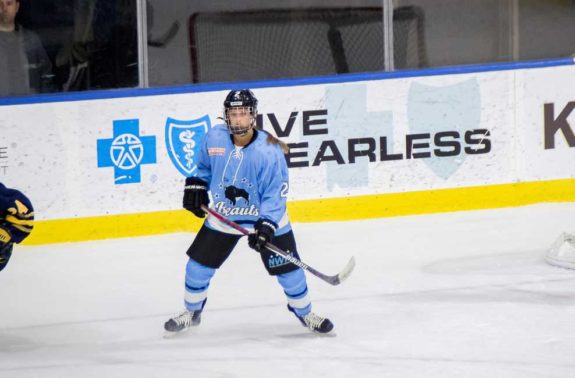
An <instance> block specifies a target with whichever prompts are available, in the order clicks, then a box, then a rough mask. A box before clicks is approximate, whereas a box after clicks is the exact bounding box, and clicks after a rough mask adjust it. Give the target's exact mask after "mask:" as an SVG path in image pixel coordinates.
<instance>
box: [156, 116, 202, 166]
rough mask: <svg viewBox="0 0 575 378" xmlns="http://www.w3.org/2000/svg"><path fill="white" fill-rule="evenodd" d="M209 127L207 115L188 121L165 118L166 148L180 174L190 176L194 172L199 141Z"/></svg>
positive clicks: (199, 145)
mask: <svg viewBox="0 0 575 378" xmlns="http://www.w3.org/2000/svg"><path fill="white" fill-rule="evenodd" d="M211 127H212V126H211V124H210V117H209V116H208V115H205V116H203V117H201V118H198V119H193V120H190V121H180V120H177V119H173V118H168V119H167V120H166V148H167V149H168V154H169V156H170V159H171V160H172V163H173V164H174V166H175V167H176V168H177V169H178V171H180V173H181V174H182V175H184V176H186V177H190V176H193V175H194V174H195V173H196V171H197V169H198V157H199V154H200V147H201V142H202V140H203V139H204V136H205V135H206V134H207V132H208V130H209V129H210V128H211Z"/></svg>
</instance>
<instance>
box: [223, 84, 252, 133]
mask: <svg viewBox="0 0 575 378" xmlns="http://www.w3.org/2000/svg"><path fill="white" fill-rule="evenodd" d="M231 109H247V110H248V111H249V113H250V115H251V120H250V124H249V126H238V125H232V124H231V122H230V117H229V111H230V110H231ZM223 113H224V117H223V118H224V121H225V122H226V125H227V126H228V129H229V131H230V133H231V134H234V135H244V134H246V133H247V132H248V131H250V129H252V128H254V127H255V125H256V118H257V116H258V99H257V98H256V97H255V96H254V94H253V93H252V91H250V90H249V89H241V90H233V91H230V92H229V93H228V95H227V96H226V99H225V101H224V112H223Z"/></svg>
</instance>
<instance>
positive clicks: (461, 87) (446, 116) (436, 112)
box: [407, 78, 481, 180]
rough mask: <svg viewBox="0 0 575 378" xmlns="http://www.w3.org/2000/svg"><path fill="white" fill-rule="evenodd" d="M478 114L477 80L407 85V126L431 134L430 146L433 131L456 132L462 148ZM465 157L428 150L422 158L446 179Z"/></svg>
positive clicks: (413, 131)
mask: <svg viewBox="0 0 575 378" xmlns="http://www.w3.org/2000/svg"><path fill="white" fill-rule="evenodd" d="M480 115H481V98H480V92H479V83H478V81H477V79H474V78H473V79H469V80H466V81H463V82H461V83H458V84H454V85H449V86H444V87H432V86H428V85H424V84H420V83H413V84H411V86H410V88H409V94H408V99H407V117H408V122H409V129H410V131H411V132H412V133H416V134H419V133H429V134H431V141H430V142H431V144H432V146H433V135H434V134H435V133H437V132H441V131H457V132H459V135H460V139H459V142H460V143H461V145H462V148H463V147H464V145H465V142H464V134H465V131H467V130H473V129H477V128H478V127H479V123H480ZM432 148H433V147H432ZM465 157H466V155H465V153H463V152H462V153H461V154H459V155H458V156H449V157H437V156H434V155H433V152H432V156H431V158H429V159H425V163H426V164H427V165H428V166H429V168H430V169H431V170H432V171H433V172H434V173H435V174H436V175H437V176H438V177H441V178H442V179H444V180H446V179H448V178H449V177H450V176H451V175H452V174H454V173H455V172H456V171H457V169H458V168H459V167H460V166H461V164H463V161H464V160H465Z"/></svg>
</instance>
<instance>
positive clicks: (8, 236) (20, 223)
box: [0, 183, 34, 270]
mask: <svg viewBox="0 0 575 378" xmlns="http://www.w3.org/2000/svg"><path fill="white" fill-rule="evenodd" d="M33 227H34V209H33V208H32V203H30V200H29V199H28V197H26V196H25V195H24V194H22V192H20V191H18V190H16V189H8V188H7V187H6V186H4V185H2V183H0V270H2V269H4V268H5V267H6V265H7V264H8V261H9V260H10V257H11V256H12V249H13V247H14V243H20V242H21V241H22V240H24V239H26V237H27V236H28V235H30V232H31V231H32V228H33Z"/></svg>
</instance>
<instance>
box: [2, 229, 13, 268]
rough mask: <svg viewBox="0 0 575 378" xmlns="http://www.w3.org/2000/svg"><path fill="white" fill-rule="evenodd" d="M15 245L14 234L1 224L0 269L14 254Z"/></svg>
mask: <svg viewBox="0 0 575 378" xmlns="http://www.w3.org/2000/svg"><path fill="white" fill-rule="evenodd" d="M13 247H14V242H13V241H12V234H11V233H10V231H8V229H6V228H4V227H2V226H0V270H2V269H4V267H5V266H6V265H7V264H8V260H10V256H12V248H13Z"/></svg>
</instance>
